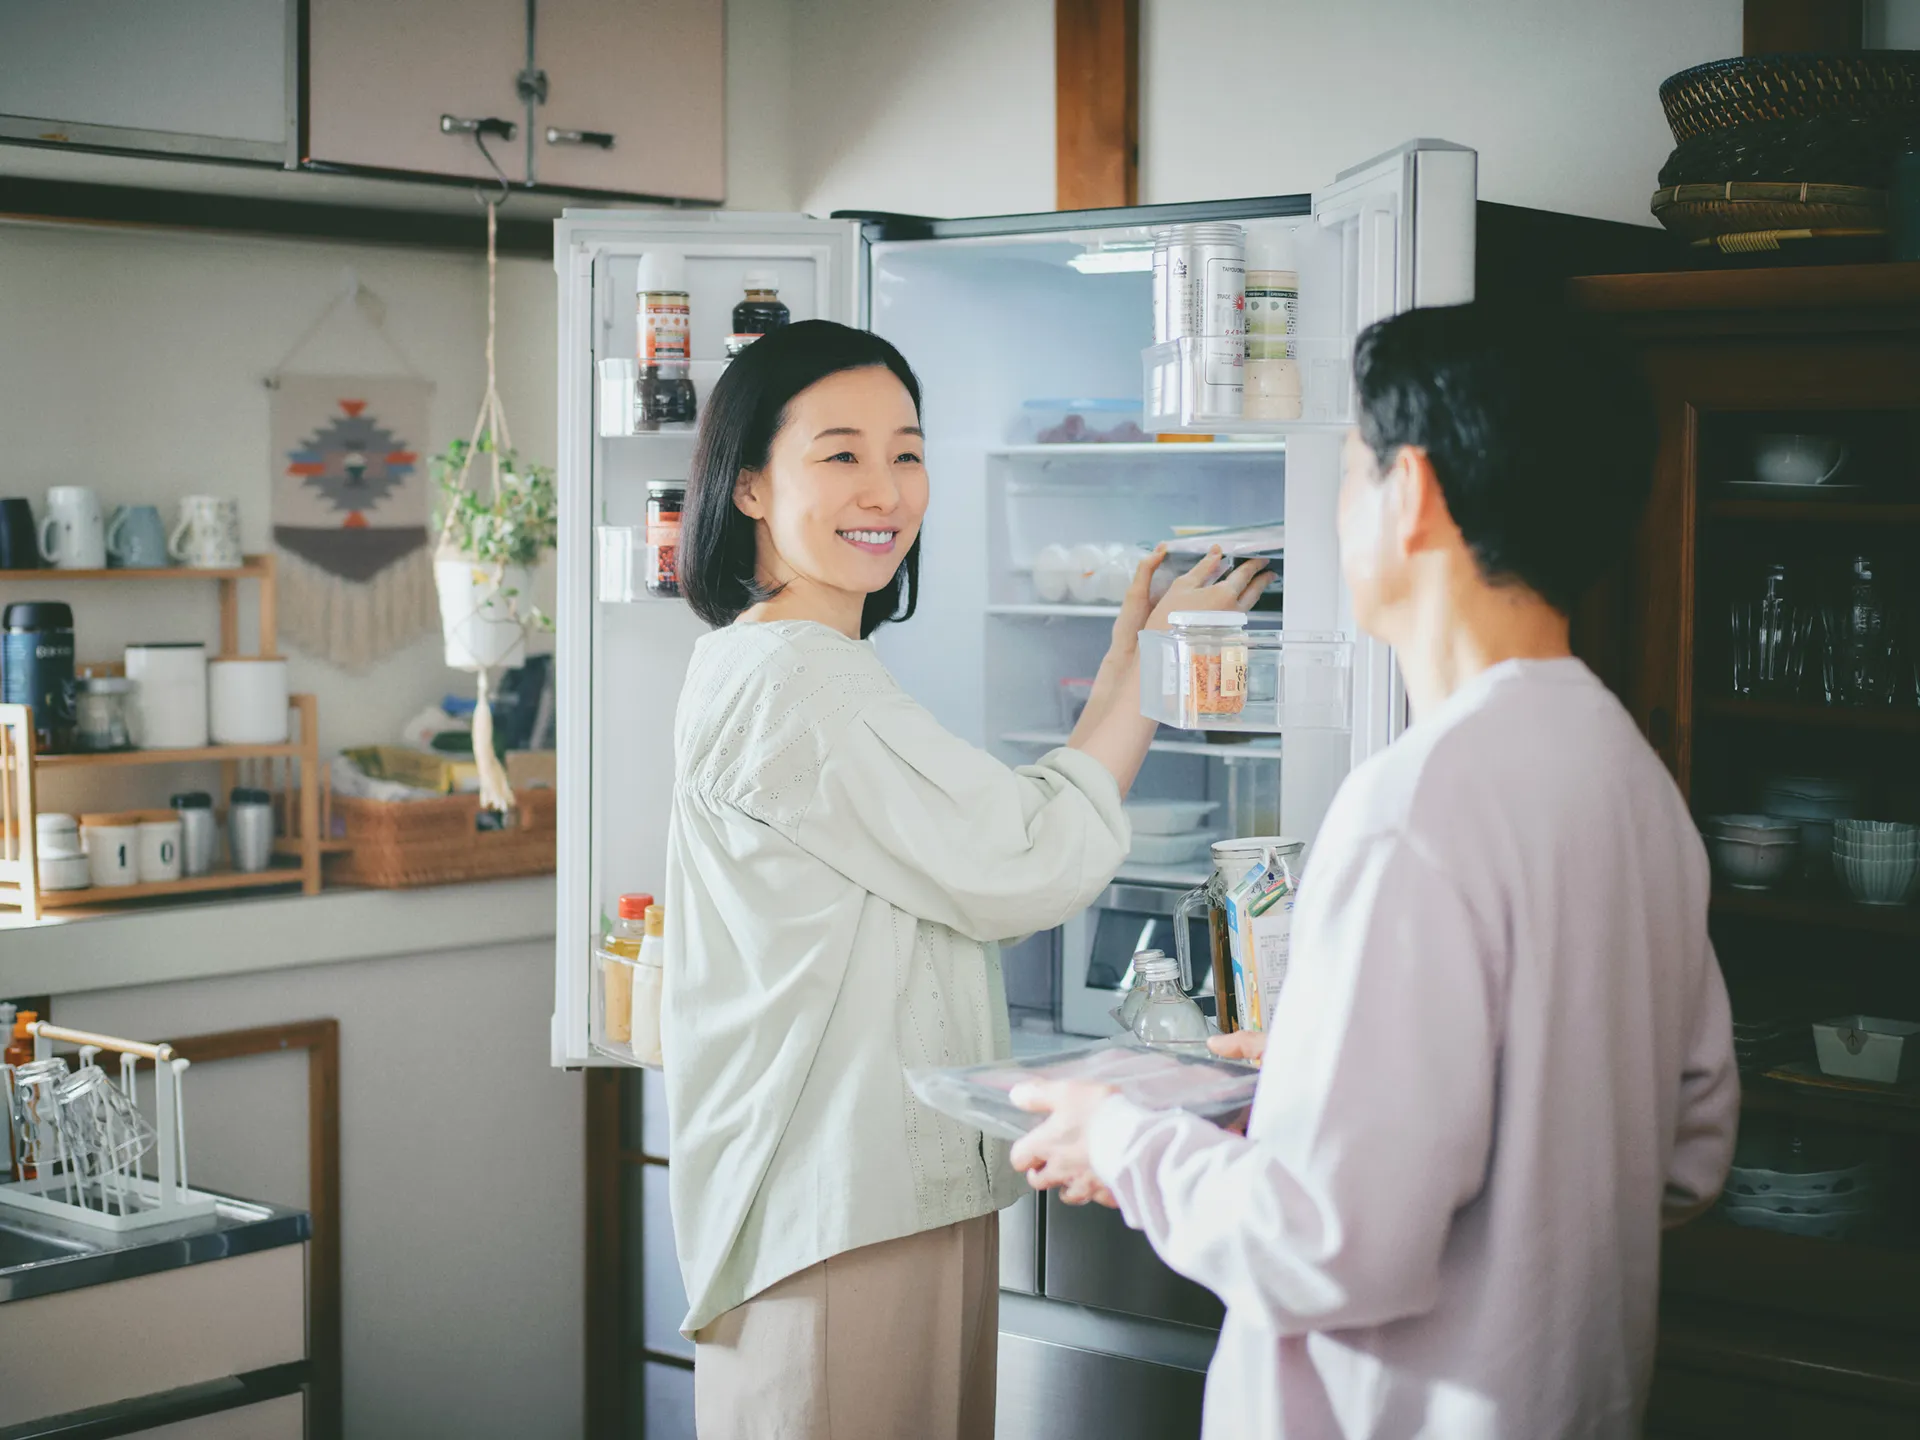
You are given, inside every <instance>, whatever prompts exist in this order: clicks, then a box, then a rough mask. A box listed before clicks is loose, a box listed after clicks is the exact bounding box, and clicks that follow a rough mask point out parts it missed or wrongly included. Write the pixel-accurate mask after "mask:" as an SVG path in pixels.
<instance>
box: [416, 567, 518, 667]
mask: <svg viewBox="0 0 1920 1440" xmlns="http://www.w3.org/2000/svg"><path fill="white" fill-rule="evenodd" d="M433 580H434V584H435V586H436V587H437V588H438V589H439V591H440V629H441V633H442V634H443V635H444V636H445V637H446V642H447V664H448V665H450V666H452V667H453V668H454V669H456V670H492V669H500V668H506V669H511V668H513V667H514V666H516V665H519V664H521V663H522V662H524V661H525V660H526V658H527V631H526V626H525V625H524V624H523V623H522V622H521V620H519V619H516V618H515V612H514V605H515V603H516V602H515V601H514V600H509V599H508V598H507V597H506V596H505V595H504V594H503V593H502V592H504V591H509V590H512V591H518V592H519V595H518V597H517V603H518V605H519V607H520V609H519V613H520V614H521V615H522V616H524V615H525V614H526V613H527V610H528V607H530V606H531V605H532V604H533V589H532V584H533V577H532V576H531V575H530V574H529V573H528V572H527V571H526V570H524V569H522V568H521V567H520V566H518V565H508V566H506V567H504V568H502V569H496V568H495V567H494V566H491V565H478V564H475V563H474V562H473V561H471V560H467V559H464V558H460V557H455V558H452V559H444V558H443V559H439V560H435V561H434V562H433Z"/></svg>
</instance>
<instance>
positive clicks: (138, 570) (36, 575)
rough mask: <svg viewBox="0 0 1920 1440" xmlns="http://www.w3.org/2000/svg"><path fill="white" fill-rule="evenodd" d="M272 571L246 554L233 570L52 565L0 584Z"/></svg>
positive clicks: (1, 577) (0, 577)
mask: <svg viewBox="0 0 1920 1440" xmlns="http://www.w3.org/2000/svg"><path fill="white" fill-rule="evenodd" d="M271 568H272V562H271V560H270V559H269V558H268V557H267V556H265V555H249V556H247V557H246V558H245V560H244V562H243V563H242V564H241V565H240V566H239V567H238V568H236V569H231V570H195V569H191V568H189V567H187V566H185V565H163V566H154V567H141V566H134V567H132V568H129V569H124V570H59V569H56V568H54V567H53V566H51V565H48V566H44V567H43V568H41V569H38V570H0V581H7V580H28V581H35V582H38V583H40V584H49V585H50V584H57V583H58V582H60V581H62V580H259V579H262V578H264V577H265V576H266V575H267V574H268V573H269V571H270V570H271Z"/></svg>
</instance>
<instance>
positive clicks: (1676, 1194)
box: [1661, 942, 1740, 1226]
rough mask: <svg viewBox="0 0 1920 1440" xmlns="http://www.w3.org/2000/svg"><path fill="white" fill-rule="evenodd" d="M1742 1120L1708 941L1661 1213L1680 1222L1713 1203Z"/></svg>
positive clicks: (1722, 993) (1726, 1012)
mask: <svg viewBox="0 0 1920 1440" xmlns="http://www.w3.org/2000/svg"><path fill="white" fill-rule="evenodd" d="M1739 1124H1740V1075H1739V1071H1738V1069H1737V1068H1736V1066H1735V1063H1734V1057H1733V1011H1732V1009H1731V1007H1730V1006H1729V1005H1728V1003H1727V985H1726V981H1725V980H1724V979H1723V978H1722V976H1721V974H1720V962H1719V960H1718V959H1717V958H1715V956H1714V953H1713V945H1712V944H1711V942H1709V943H1707V945H1706V956H1705V963H1704V965H1703V967H1702V973H1701V976H1700V995H1699V998H1698V1000H1697V1001H1696V1002H1695V1004H1694V1007H1693V1035H1692V1037H1691V1039H1690V1040H1689V1042H1688V1046H1687V1061H1686V1069H1685V1070H1684V1071H1682V1072H1681V1076H1680V1123H1679V1125H1678V1126H1677V1127H1676V1128H1675V1130H1674V1134H1673V1159H1672V1160H1671V1161H1669V1162H1668V1164H1667V1185H1666V1194H1665V1197H1664V1199H1663V1202H1662V1205H1661V1218H1662V1220H1663V1221H1664V1222H1665V1223H1666V1224H1667V1225H1669V1226H1673V1225H1679V1224H1683V1223H1684V1222H1686V1221H1688V1220H1691V1219H1692V1218H1693V1217H1694V1216H1696V1215H1698V1214H1700V1212H1701V1211H1703V1210H1705V1209H1707V1207H1708V1206H1710V1205H1712V1204H1713V1202H1714V1200H1715V1198H1716V1197H1718V1195H1719V1194H1720V1187H1721V1186H1722V1185H1723V1184H1724V1183H1726V1178H1727V1167H1728V1166H1730V1165H1731V1164H1732V1163H1733V1141H1734V1133H1735V1131H1736V1130H1737V1129H1738V1128H1739Z"/></svg>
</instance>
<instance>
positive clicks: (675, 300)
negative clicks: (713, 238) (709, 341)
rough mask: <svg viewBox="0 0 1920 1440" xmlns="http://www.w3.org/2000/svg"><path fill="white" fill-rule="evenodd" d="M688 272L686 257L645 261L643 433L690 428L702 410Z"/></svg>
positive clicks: (640, 312) (640, 291) (640, 311)
mask: <svg viewBox="0 0 1920 1440" xmlns="http://www.w3.org/2000/svg"><path fill="white" fill-rule="evenodd" d="M686 269H687V266H686V260H685V258H684V257H683V256H679V255H672V254H659V253H649V254H646V255H643V256H641V257H640V276H639V280H638V288H637V290H636V293H635V297H634V303H635V307H636V314H635V317H634V318H635V320H636V322H637V324H636V333H637V337H638V344H637V347H636V348H637V349H638V352H639V353H638V357H637V358H638V359H639V362H640V385H639V397H638V405H639V412H640V413H639V419H638V427H639V428H640V429H641V430H661V429H668V428H671V429H676V430H677V429H685V428H687V427H689V426H691V425H692V424H693V422H694V418H695V415H696V413H697V412H698V408H699V406H698V401H697V398H696V396H695V393H694V388H693V378H692V374H691V371H690V367H689V362H690V361H691V360H692V358H693V349H692V339H691V317H692V311H691V307H690V306H689V304H688V298H687V279H686Z"/></svg>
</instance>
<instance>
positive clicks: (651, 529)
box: [647, 511, 680, 595]
mask: <svg viewBox="0 0 1920 1440" xmlns="http://www.w3.org/2000/svg"><path fill="white" fill-rule="evenodd" d="M679 550H680V515H679V512H677V511H676V512H675V513H673V514H671V515H662V516H659V517H657V518H650V519H649V520H648V521H647V589H649V590H651V591H652V592H653V593H654V594H656V595H661V594H666V595H672V594H677V593H679V585H680V565H679Z"/></svg>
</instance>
